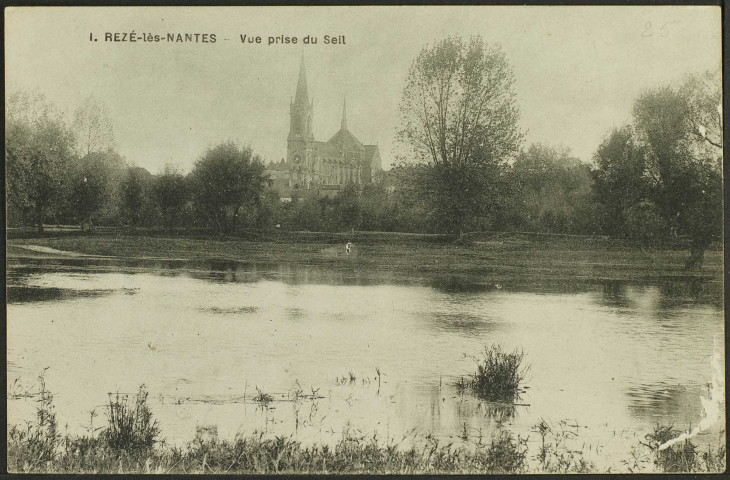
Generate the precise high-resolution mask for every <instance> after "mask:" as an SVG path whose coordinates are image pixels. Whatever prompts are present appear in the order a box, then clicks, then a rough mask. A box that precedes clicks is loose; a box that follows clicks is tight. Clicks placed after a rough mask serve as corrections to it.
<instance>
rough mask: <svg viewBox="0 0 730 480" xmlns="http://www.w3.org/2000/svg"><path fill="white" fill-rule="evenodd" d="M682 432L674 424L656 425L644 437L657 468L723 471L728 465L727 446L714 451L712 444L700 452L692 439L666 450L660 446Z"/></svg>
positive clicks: (681, 470)
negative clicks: (660, 448)
mask: <svg viewBox="0 0 730 480" xmlns="http://www.w3.org/2000/svg"><path fill="white" fill-rule="evenodd" d="M681 434H682V432H681V431H680V430H677V429H675V428H674V426H673V425H655V426H654V431H653V432H651V433H648V434H647V435H646V436H645V437H644V442H641V444H642V445H643V446H645V447H648V448H649V450H650V451H651V453H652V457H653V462H654V465H655V466H656V468H657V469H658V470H660V471H663V472H672V473H676V472H721V471H724V470H725V465H726V453H727V452H726V447H725V445H721V446H720V447H718V449H717V450H715V451H713V450H712V447H711V446H708V447H707V451H706V452H700V450H699V448H698V446H697V445H695V444H694V443H693V442H692V440H691V439H689V438H688V439H686V440H684V441H682V442H678V443H676V444H674V445H672V446H670V447H668V448H665V449H664V450H659V447H660V446H661V445H662V444H664V443H666V442H668V441H669V440H671V439H673V438H677V437H678V436H679V435H681Z"/></svg>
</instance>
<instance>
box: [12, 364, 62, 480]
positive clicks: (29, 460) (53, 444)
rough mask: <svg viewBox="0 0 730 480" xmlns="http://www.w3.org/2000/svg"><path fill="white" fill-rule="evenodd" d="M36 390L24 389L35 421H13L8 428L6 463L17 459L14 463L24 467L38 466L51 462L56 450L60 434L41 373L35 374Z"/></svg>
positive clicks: (42, 466) (51, 395) (59, 444)
mask: <svg viewBox="0 0 730 480" xmlns="http://www.w3.org/2000/svg"><path fill="white" fill-rule="evenodd" d="M37 389H38V390H37V391H34V392H28V393H27V396H28V397H29V398H35V401H36V403H37V405H36V419H35V422H27V423H26V424H25V427H24V428H23V427H19V426H17V425H13V426H11V427H10V428H9V430H8V467H9V468H10V467H11V461H10V459H11V458H13V459H17V462H19V463H17V462H16V465H15V466H16V467H22V469H24V470H36V471H37V470H42V469H43V468H45V467H46V465H49V464H51V463H52V462H53V461H54V460H55V459H56V457H57V456H58V454H59V449H60V446H61V440H62V438H61V435H60V434H59V433H58V422H57V421H56V411H55V408H54V406H53V394H52V393H51V392H50V391H49V390H48V389H47V388H46V380H45V376H44V373H41V374H40V375H39V376H38V386H37Z"/></svg>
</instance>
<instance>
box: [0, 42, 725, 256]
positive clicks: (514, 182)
mask: <svg viewBox="0 0 730 480" xmlns="http://www.w3.org/2000/svg"><path fill="white" fill-rule="evenodd" d="M720 84H721V83H720V78H719V72H705V73H700V74H694V75H689V76H687V77H686V78H685V79H684V80H683V81H682V82H681V83H679V84H670V85H664V86H660V87H656V88H650V89H646V90H644V91H643V92H642V93H641V94H640V95H639V96H638V98H636V99H635V101H634V104H633V110H632V111H631V112H627V116H628V115H629V114H630V117H631V121H630V122H628V123H626V124H625V125H620V126H617V127H615V128H613V129H611V130H610V131H608V132H607V133H606V136H605V138H604V139H603V141H602V142H601V143H600V144H599V145H598V146H597V147H596V151H595V154H594V156H593V158H592V159H591V163H585V162H582V161H581V160H579V159H578V158H576V157H574V156H573V155H571V152H570V150H569V149H568V148H566V147H561V146H551V145H545V144H540V143H536V144H532V145H529V146H527V147H526V146H525V145H524V135H523V133H522V132H521V130H520V128H519V118H520V112H519V110H518V108H517V104H516V93H515V90H514V75H513V72H512V69H511V67H510V65H509V62H508V60H507V58H506V55H505V54H504V53H503V52H502V50H501V48H500V47H499V46H498V45H489V44H487V43H486V42H484V41H483V40H482V39H481V38H480V37H478V36H477V37H471V38H469V39H462V38H459V37H449V38H447V39H444V40H442V41H440V42H437V43H435V44H433V45H426V46H424V48H423V49H422V51H421V52H420V54H419V55H418V56H417V57H416V58H415V59H414V61H413V62H412V64H411V67H410V70H409V74H408V77H407V80H406V84H405V87H404V91H403V96H402V100H401V104H400V112H401V122H400V128H399V130H398V132H397V140H398V151H399V154H398V161H397V163H396V165H395V166H394V167H393V168H392V169H391V170H389V171H385V172H381V173H380V174H379V176H378V178H376V181H375V182H374V183H373V184H370V185H365V186H363V187H361V188H358V187H356V186H352V185H351V186H347V187H346V188H344V189H343V190H341V191H340V192H339V193H338V194H337V195H336V196H334V197H333V198H328V197H320V198H317V197H306V198H304V197H303V198H297V192H296V191H294V193H293V197H294V198H292V200H291V202H282V201H280V194H279V192H277V191H275V190H273V189H272V188H271V186H270V182H269V180H268V178H267V176H266V174H265V167H264V165H263V162H262V160H261V158H260V157H259V156H258V155H256V154H255V153H254V152H253V150H252V149H251V147H241V146H239V145H237V144H235V143H233V142H230V141H228V142H222V143H220V144H218V145H216V146H213V147H211V148H209V149H208V150H207V151H206V152H204V153H203V154H202V155H201V156H200V158H199V159H198V160H197V162H196V163H195V166H194V167H193V169H192V171H191V172H190V173H188V174H187V175H184V174H182V173H181V172H179V171H177V170H175V169H174V168H172V167H169V166H168V167H166V168H165V169H164V170H163V171H162V172H161V173H160V174H158V175H152V174H150V173H149V172H148V171H146V170H145V169H143V168H140V167H135V166H133V165H128V164H127V162H126V161H125V160H124V159H123V158H122V157H121V156H120V155H119V154H118V153H116V151H115V145H114V138H113V130H112V129H111V123H110V122H109V120H108V116H107V115H106V112H105V111H104V109H103V107H100V106H99V105H98V104H97V103H96V102H94V101H93V100H90V101H87V102H86V104H84V105H83V106H82V107H81V108H80V109H78V110H77V111H76V112H75V114H74V116H73V121H72V122H71V123H70V124H69V125H67V124H66V123H65V122H64V120H63V116H62V115H61V114H60V113H59V112H58V111H57V110H56V109H54V108H53V106H52V105H50V104H49V103H48V102H46V101H45V100H44V99H42V98H39V97H34V96H31V95H27V94H14V95H11V96H10V97H9V99H8V109H7V121H6V172H7V177H6V178H7V184H6V185H7V195H6V199H7V206H8V208H7V213H8V223H9V224H10V225H20V224H34V225H36V226H37V228H38V229H39V231H42V228H43V223H44V222H52V223H53V222H55V223H68V222H72V223H77V224H80V225H82V228H93V225H127V226H129V227H131V228H137V227H163V228H166V229H170V230H173V229H176V228H178V229H179V228H187V229H190V228H212V229H215V230H216V231H219V232H226V233H231V232H235V231H237V230H239V229H244V228H260V229H274V228H282V229H286V230H310V231H349V230H353V229H356V230H375V231H399V232H421V233H453V234H462V233H464V232H467V231H487V230H492V231H494V230H499V231H532V232H545V233H563V234H588V235H595V234H601V235H611V236H615V237H624V238H629V239H633V240H635V241H637V242H640V243H641V244H643V245H661V244H662V243H664V242H667V241H669V240H671V239H672V238H675V237H677V236H682V237H686V238H688V239H689V241H690V243H691V255H690V259H689V261H688V263H687V267H688V268H699V267H700V266H701V264H702V259H703V255H704V251H705V250H706V249H707V248H708V247H709V245H710V244H711V243H712V242H714V241H717V240H718V239H720V238H721V235H722V225H723V222H722V109H721V107H720V105H721V91H720ZM557 120H559V119H557Z"/></svg>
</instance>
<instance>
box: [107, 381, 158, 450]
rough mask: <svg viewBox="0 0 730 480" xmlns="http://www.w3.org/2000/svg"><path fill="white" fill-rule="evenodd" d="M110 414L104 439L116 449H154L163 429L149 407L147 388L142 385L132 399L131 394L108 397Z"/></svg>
mask: <svg viewBox="0 0 730 480" xmlns="http://www.w3.org/2000/svg"><path fill="white" fill-rule="evenodd" d="M108 396H109V399H108V402H107V404H106V414H107V419H108V422H109V426H108V427H107V429H106V430H105V431H104V432H102V434H101V436H102V439H103V440H104V441H105V442H106V443H107V445H108V446H109V447H110V448H112V449H114V450H127V451H138V450H146V449H150V448H152V446H153V445H154V443H155V441H156V440H157V436H158V435H159V433H160V429H159V427H158V425H157V421H156V420H153V418H152V412H151V411H150V408H149V405H147V396H148V392H147V388H146V387H145V386H144V385H142V386H140V387H139V391H138V392H137V394H136V395H135V396H134V398H132V399H130V398H129V395H120V394H119V393H117V394H116V395H115V396H113V395H112V394H111V393H109V394H108Z"/></svg>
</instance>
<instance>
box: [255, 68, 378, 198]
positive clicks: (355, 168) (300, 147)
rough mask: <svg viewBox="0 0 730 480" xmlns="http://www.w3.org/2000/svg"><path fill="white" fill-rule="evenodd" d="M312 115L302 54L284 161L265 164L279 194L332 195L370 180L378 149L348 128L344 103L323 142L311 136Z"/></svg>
mask: <svg viewBox="0 0 730 480" xmlns="http://www.w3.org/2000/svg"><path fill="white" fill-rule="evenodd" d="M313 116H314V102H312V101H310V100H309V92H308V89H307V73H306V69H305V66H304V58H302V63H301V66H300V68H299V80H298V82H297V90H296V95H295V97H294V100H293V101H291V102H290V105H289V136H288V138H287V148H286V161H285V162H282V163H279V164H274V165H270V166H269V170H270V172H269V174H270V175H269V176H270V178H271V179H272V182H273V186H274V187H275V188H277V189H279V191H280V193H281V194H282V197H283V198H286V197H291V195H298V196H310V195H333V194H335V193H336V192H337V191H339V190H341V189H342V188H344V187H345V186H346V185H348V184H355V185H363V184H367V183H371V182H372V181H373V176H374V174H375V173H376V172H378V171H379V170H380V169H381V159H380V151H379V150H378V146H377V145H365V144H363V143H362V142H360V141H359V140H358V139H357V138H356V137H355V135H353V134H352V132H350V130H349V128H348V126H347V105H346V104H343V108H342V121H341V124H340V130H339V131H338V132H337V133H335V134H334V135H333V136H332V137H331V138H330V139H329V140H327V141H326V142H322V141H318V140H315V138H314V133H313V131H312V120H313Z"/></svg>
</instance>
